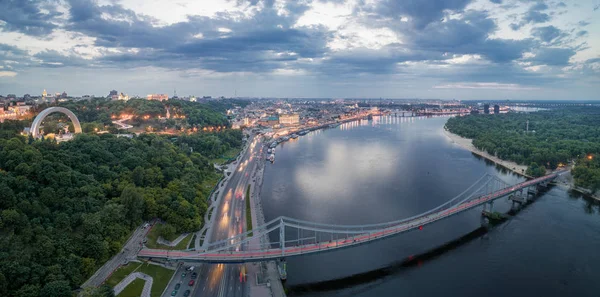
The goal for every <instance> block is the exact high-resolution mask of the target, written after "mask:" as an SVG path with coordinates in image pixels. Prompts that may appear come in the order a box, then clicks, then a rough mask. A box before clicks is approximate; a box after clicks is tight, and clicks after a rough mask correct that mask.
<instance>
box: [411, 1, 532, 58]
mask: <svg viewBox="0 0 600 297" xmlns="http://www.w3.org/2000/svg"><path fill="white" fill-rule="evenodd" d="M496 30H497V26H496V23H495V22H494V20H492V19H491V18H489V16H488V15H487V13H485V12H473V11H471V12H467V13H466V14H465V15H464V17H463V18H462V19H451V20H448V21H446V22H441V23H436V24H431V25H430V26H428V27H427V28H426V29H425V30H423V31H419V32H416V33H415V34H414V36H413V38H412V39H411V40H412V41H413V42H414V47H415V48H417V49H421V50H428V51H438V52H442V53H446V52H447V53H454V54H477V55H481V56H483V57H485V58H487V59H488V60H490V61H493V62H497V63H506V62H510V61H512V60H516V59H519V58H520V57H521V56H522V55H523V53H524V52H525V51H527V50H528V49H530V48H531V46H532V45H533V44H532V41H531V40H529V39H525V40H510V39H492V38H490V35H491V34H492V33H494V32H495V31H496Z"/></svg>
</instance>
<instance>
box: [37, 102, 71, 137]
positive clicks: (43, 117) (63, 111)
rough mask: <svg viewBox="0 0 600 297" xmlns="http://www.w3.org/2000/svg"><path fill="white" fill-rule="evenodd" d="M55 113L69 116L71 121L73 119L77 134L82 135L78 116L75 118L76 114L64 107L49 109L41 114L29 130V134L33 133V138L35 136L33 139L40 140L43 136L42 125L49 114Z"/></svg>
mask: <svg viewBox="0 0 600 297" xmlns="http://www.w3.org/2000/svg"><path fill="white" fill-rule="evenodd" d="M55 112H60V113H63V114H65V115H67V116H68V117H69V119H71V122H73V126H74V127H75V133H81V124H79V119H77V116H75V114H74V113H73V112H72V111H70V110H68V109H66V108H64V107H49V108H46V109H44V110H42V112H40V113H39V114H38V115H37V116H36V117H35V119H34V120H33V123H31V128H30V129H29V132H30V133H31V136H33V138H38V137H40V136H41V135H40V125H41V124H42V122H43V121H44V119H45V118H46V117H47V116H48V115H49V114H51V113H55Z"/></svg>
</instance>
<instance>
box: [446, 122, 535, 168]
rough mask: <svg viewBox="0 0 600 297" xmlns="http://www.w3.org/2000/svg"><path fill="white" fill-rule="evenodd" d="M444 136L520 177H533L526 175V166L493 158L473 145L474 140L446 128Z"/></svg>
mask: <svg viewBox="0 0 600 297" xmlns="http://www.w3.org/2000/svg"><path fill="white" fill-rule="evenodd" d="M444 134H445V135H446V136H447V137H448V138H449V139H450V140H451V141H452V142H453V143H456V144H458V145H459V146H461V147H462V148H464V149H467V150H469V151H471V152H472V153H474V154H476V155H478V156H480V157H483V158H486V159H488V160H490V161H492V162H494V163H496V164H497V165H500V166H502V167H504V168H506V169H508V170H510V171H512V172H514V173H516V174H518V175H521V176H524V177H527V178H531V176H529V175H527V174H525V172H526V171H527V166H525V165H519V164H517V163H515V162H512V161H506V160H502V159H500V158H498V157H496V156H492V155H490V154H488V153H487V152H484V151H482V150H480V149H478V148H476V147H475V146H474V145H473V139H469V138H464V137H461V136H459V135H456V134H454V133H452V132H450V131H448V130H447V129H446V128H444Z"/></svg>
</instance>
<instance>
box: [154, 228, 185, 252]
mask: <svg viewBox="0 0 600 297" xmlns="http://www.w3.org/2000/svg"><path fill="white" fill-rule="evenodd" d="M178 236H179V235H176V236H175V237H174V238H165V239H167V240H169V241H172V240H175V239H176V238H177V237H178ZM146 237H147V238H148V241H147V242H146V246H147V247H148V248H151V249H163V250H185V249H187V247H188V245H189V243H190V241H191V240H192V234H188V235H187V236H186V237H185V238H184V239H183V240H182V241H181V242H180V243H179V244H177V245H176V246H167V245H162V244H158V243H157V242H156V241H157V240H158V232H157V229H156V228H152V230H150V232H148V235H147V236H146Z"/></svg>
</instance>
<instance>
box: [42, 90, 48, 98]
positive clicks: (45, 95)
mask: <svg viewBox="0 0 600 297" xmlns="http://www.w3.org/2000/svg"><path fill="white" fill-rule="evenodd" d="M46 97H48V92H46V89H44V92H43V93H42V98H46Z"/></svg>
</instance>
